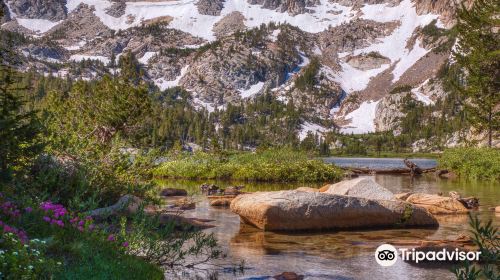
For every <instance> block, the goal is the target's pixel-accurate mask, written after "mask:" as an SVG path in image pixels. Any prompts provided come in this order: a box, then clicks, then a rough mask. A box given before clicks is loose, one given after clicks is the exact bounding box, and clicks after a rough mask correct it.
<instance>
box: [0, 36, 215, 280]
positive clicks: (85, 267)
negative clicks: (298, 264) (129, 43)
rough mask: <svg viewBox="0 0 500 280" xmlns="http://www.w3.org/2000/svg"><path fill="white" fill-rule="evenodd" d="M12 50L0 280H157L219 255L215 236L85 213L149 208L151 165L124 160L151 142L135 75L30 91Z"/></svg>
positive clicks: (6, 70)
mask: <svg viewBox="0 0 500 280" xmlns="http://www.w3.org/2000/svg"><path fill="white" fill-rule="evenodd" d="M10 43H11V42H10V40H9V38H8V37H5V40H4V37H2V40H0V104H2V109H1V110H0V139H1V141H2V145H0V190H1V192H0V279H90V278H92V279H163V278H164V271H163V270H164V269H165V268H168V269H179V268H180V267H184V268H187V267H189V268H193V267H196V265H199V264H200V263H206V262H209V261H210V260H212V259H214V258H219V257H221V252H220V251H219V250H218V245H217V242H216V240H215V237H214V236H213V235H212V234H207V233H204V232H202V231H198V230H196V229H193V228H188V227H187V226H186V227H185V225H184V224H180V223H174V222H168V221H163V222H162V221H161V220H160V217H159V216H158V215H154V214H148V215H146V214H145V213H144V212H143V211H142V210H141V209H139V210H138V212H137V213H135V215H127V216H121V217H120V215H116V216H113V217H108V218H107V219H99V220H98V219H96V218H94V217H93V216H92V215H90V214H89V211H90V210H93V209H95V208H98V207H101V206H107V205H110V204H114V203H115V202H116V201H117V200H118V199H119V198H120V197H121V196H123V195H126V194H130V195H136V196H139V197H141V198H143V199H144V201H145V203H154V202H155V201H154V200H153V199H152V198H153V196H151V194H152V192H153V188H152V187H153V185H152V184H149V183H147V181H148V178H147V177H146V176H145V175H144V174H145V172H143V170H144V169H147V168H148V163H149V162H148V161H146V160H142V158H141V157H140V155H137V156H135V158H133V159H132V158H131V157H132V155H133V153H130V152H127V151H128V150H127V148H128V147H134V146H135V145H137V146H141V144H142V143H144V142H141V140H144V139H147V138H148V137H150V136H148V134H147V128H148V126H146V125H145V124H146V123H147V121H148V119H147V118H146V119H145V118H144V117H145V116H146V112H149V111H150V107H149V105H150V104H151V102H145V101H148V100H150V97H149V95H148V91H147V89H146V87H145V86H143V85H140V83H137V84H134V83H135V82H137V81H136V80H135V79H134V78H133V77H134V75H133V73H132V74H131V73H130V71H129V72H127V71H124V72H123V73H122V76H120V77H106V78H104V79H102V80H101V81H98V82H88V83H87V82H75V83H74V84H73V83H72V82H69V81H68V82H67V83H66V82H62V81H61V80H55V81H56V82H61V84H58V85H57V84H53V85H52V86H53V88H52V90H51V91H50V92H48V93H47V92H43V91H41V92H37V93H35V90H33V88H32V87H31V82H32V80H31V79H25V78H27V75H26V74H23V73H19V72H18V71H16V70H14V69H13V67H12V66H11V65H9V63H6V61H9V56H11V52H10V51H9V50H10V49H11V46H10V45H9V44H10ZM121 63H122V64H124V65H126V64H127V63H128V64H130V61H129V60H127V58H125V59H124V60H122V61H121ZM53 81H54V80H53ZM61 85H66V86H68V87H65V86H61ZM39 89H40V88H39ZM38 94H40V95H39V96H38V97H35V96H36V95H38ZM134 144H135V145H134ZM132 150H134V149H132ZM145 182H146V183H145ZM143 249H146V250H143ZM197 257H199V258H201V260H200V259H197ZM193 258H194V259H195V261H194V263H193ZM188 259H189V260H190V262H189V263H188V261H187V260H188Z"/></svg>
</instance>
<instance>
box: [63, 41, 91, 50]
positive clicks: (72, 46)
mask: <svg viewBox="0 0 500 280" xmlns="http://www.w3.org/2000/svg"><path fill="white" fill-rule="evenodd" d="M85 44H87V42H85V41H84V40H82V41H80V42H78V43H77V44H76V45H71V46H66V47H64V48H65V49H66V50H68V51H77V50H79V49H81V48H82V47H83V46H85Z"/></svg>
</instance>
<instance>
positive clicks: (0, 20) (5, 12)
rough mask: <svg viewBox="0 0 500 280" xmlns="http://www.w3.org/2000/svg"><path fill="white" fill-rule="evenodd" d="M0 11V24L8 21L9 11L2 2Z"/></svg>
mask: <svg viewBox="0 0 500 280" xmlns="http://www.w3.org/2000/svg"><path fill="white" fill-rule="evenodd" d="M0 11H1V12H0V14H1V15H2V17H0V24H4V23H6V22H8V21H10V13H9V9H8V8H7V5H5V3H4V1H2V2H0Z"/></svg>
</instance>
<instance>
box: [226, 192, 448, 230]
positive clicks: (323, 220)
mask: <svg viewBox="0 0 500 280" xmlns="http://www.w3.org/2000/svg"><path fill="white" fill-rule="evenodd" d="M231 210H232V211H233V212H235V213H236V214H238V215H239V216H240V218H241V221H242V222H244V223H247V224H251V225H254V226H256V227H257V228H260V229H262V230H269V231H293V230H321V229H355V228H373V227H401V226H403V227H437V226H438V222H437V220H436V219H435V218H434V216H432V215H431V214H430V213H429V212H428V211H427V210H425V209H424V208H421V207H418V206H415V205H412V204H410V203H407V202H404V201H397V200H370V199H365V198H359V197H349V196H343V195H334V194H328V193H320V192H303V191H278V192H257V193H253V194H244V195H239V196H237V197H236V198H235V199H234V200H233V202H231Z"/></svg>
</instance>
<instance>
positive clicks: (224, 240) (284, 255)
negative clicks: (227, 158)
mask: <svg viewBox="0 0 500 280" xmlns="http://www.w3.org/2000/svg"><path fill="white" fill-rule="evenodd" d="M326 160H331V162H336V163H337V164H339V165H341V164H348V163H351V164H352V163H355V164H359V166H360V167H372V168H380V167H383V168H392V167H401V166H396V165H397V164H399V163H398V162H399V161H401V159H376V160H374V161H373V162H370V159H340V158H329V159H326ZM413 161H414V162H416V163H417V164H419V165H421V166H422V167H424V168H427V167H433V166H432V164H434V165H435V161H434V160H426V159H422V160H413ZM341 162H342V163H341ZM432 162H434V163H432ZM387 166H390V167H387ZM371 177H373V178H374V179H375V181H376V182H378V183H379V184H380V185H382V186H384V187H386V188H387V189H389V190H391V191H392V192H394V193H399V192H408V191H416V192H424V193H430V194H435V193H438V192H442V193H443V194H447V193H448V192H450V191H457V192H459V193H460V194H462V195H463V196H476V197H478V198H479V201H480V204H481V206H480V208H479V210H478V211H477V213H478V214H479V215H480V217H481V218H482V219H484V220H486V219H493V222H494V225H495V226H500V216H498V214H497V215H495V213H493V212H492V211H489V210H488V208H489V207H494V206H496V205H499V204H500V184H499V183H497V182H478V181H475V182H466V181H463V180H453V181H452V180H446V179H439V178H436V177H435V176H434V175H433V174H426V175H423V176H419V177H416V178H415V179H414V180H410V177H409V176H404V175H374V176H371ZM201 183H203V182H201V181H200V182H193V181H178V180H177V181H162V182H161V184H162V185H163V186H165V187H167V186H168V187H174V188H185V189H187V190H188V191H189V193H190V194H193V195H194V197H195V198H196V200H197V201H198V202H197V206H196V209H195V210H191V211H186V212H185V215H186V216H190V217H198V218H207V219H214V220H215V222H213V224H214V225H216V227H215V228H213V229H209V230H207V232H213V233H214V234H215V236H216V237H217V239H218V241H219V244H220V246H221V247H222V249H223V250H224V251H225V252H226V253H227V258H226V259H225V260H223V261H221V262H220V264H221V265H222V266H227V263H229V262H235V263H237V262H239V261H240V260H244V261H245V266H247V267H248V269H247V270H245V273H244V274H232V273H229V272H224V271H220V272H219V273H218V279H271V278H269V277H271V276H274V275H277V274H280V273H282V272H284V271H293V272H296V273H298V274H302V275H304V276H305V279H454V276H453V274H452V273H451V272H450V268H443V267H441V268H422V267H416V266H413V265H410V264H407V263H404V262H402V261H401V260H398V262H397V263H396V264H395V265H394V266H391V267H381V266H379V265H378V264H377V263H376V262H375V258H374V252H375V248H376V247H378V246H379V245H381V244H384V243H391V241H395V240H424V239H454V238H456V237H458V236H459V235H460V234H467V230H468V217H467V215H453V216H438V217H437V218H438V220H439V223H440V226H439V228H438V229H388V230H356V231H327V232H319V233H300V234H289V233H273V232H263V231H261V230H258V229H256V228H254V227H252V226H249V225H245V224H241V223H240V220H239V217H238V215H236V214H234V213H232V212H231V211H230V210H229V209H228V208H214V207H210V206H209V205H208V201H207V199H206V198H205V197H203V196H202V195H200V194H199V189H198V186H199V185H200V184H201ZM215 183H217V184H218V185H219V186H221V187H225V186H228V185H229V183H228V182H215ZM245 186H246V188H245V190H246V191H271V190H272V191H274V190H286V189H295V188H297V187H300V186H308V187H320V186H321V184H297V183H294V184H291V183H280V184H266V183H247V184H245ZM197 274H198V276H200V277H202V278H204V276H206V275H205V274H204V272H190V273H188V274H182V275H177V276H174V275H169V276H168V278H178V279H195V278H196V275H197Z"/></svg>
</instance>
